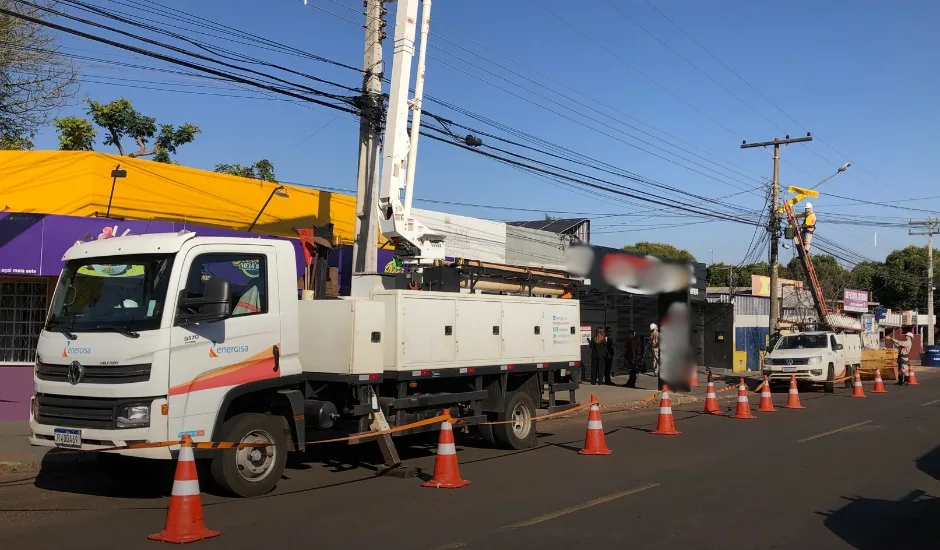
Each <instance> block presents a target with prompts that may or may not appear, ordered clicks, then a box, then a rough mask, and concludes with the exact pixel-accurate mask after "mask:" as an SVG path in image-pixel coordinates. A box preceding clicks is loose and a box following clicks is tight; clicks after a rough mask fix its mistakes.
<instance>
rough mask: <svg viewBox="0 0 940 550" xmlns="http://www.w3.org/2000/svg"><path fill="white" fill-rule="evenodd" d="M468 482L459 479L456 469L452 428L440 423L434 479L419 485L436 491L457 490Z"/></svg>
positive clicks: (445, 423)
mask: <svg viewBox="0 0 940 550" xmlns="http://www.w3.org/2000/svg"><path fill="white" fill-rule="evenodd" d="M469 483H470V482H469V481H467V480H465V479H460V471H459V468H458V467H457V447H456V445H454V427H453V426H451V425H450V422H448V421H446V420H445V421H444V422H441V435H440V437H438V439H437V457H436V458H435V459H434V477H433V478H431V479H430V480H429V481H425V482H424V483H422V484H421V485H422V486H424V487H436V488H438V489H459V488H460V487H463V486H464V485H467V484H469Z"/></svg>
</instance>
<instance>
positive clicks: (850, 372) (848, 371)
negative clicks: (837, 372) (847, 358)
mask: <svg viewBox="0 0 940 550" xmlns="http://www.w3.org/2000/svg"><path fill="white" fill-rule="evenodd" d="M845 376H851V377H852V378H846V379H845V389H847V390H851V389H852V384H854V383H855V380H853V378H854V377H855V367H853V366H852V365H846V366H845Z"/></svg>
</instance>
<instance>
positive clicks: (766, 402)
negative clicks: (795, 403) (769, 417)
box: [757, 375, 777, 413]
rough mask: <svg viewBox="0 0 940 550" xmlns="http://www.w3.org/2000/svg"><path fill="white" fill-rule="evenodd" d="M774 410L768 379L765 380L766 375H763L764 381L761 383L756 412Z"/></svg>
mask: <svg viewBox="0 0 940 550" xmlns="http://www.w3.org/2000/svg"><path fill="white" fill-rule="evenodd" d="M776 411H777V409H775V408H774V396H773V394H772V393H770V381H768V380H767V375H764V383H763V384H761V390H760V406H759V407H758V408H757V412H765V413H772V412H776Z"/></svg>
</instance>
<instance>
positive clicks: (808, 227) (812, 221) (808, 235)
mask: <svg viewBox="0 0 940 550" xmlns="http://www.w3.org/2000/svg"><path fill="white" fill-rule="evenodd" d="M796 217H797V218H803V225H802V227H800V239H802V241H803V249H804V250H805V251H806V252H809V244H810V242H811V241H812V240H813V233H815V232H816V214H815V213H814V212H813V205H812V204H811V203H806V206H804V207H803V213H802V214H797V216H796Z"/></svg>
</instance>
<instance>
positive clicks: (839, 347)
mask: <svg viewBox="0 0 940 550" xmlns="http://www.w3.org/2000/svg"><path fill="white" fill-rule="evenodd" d="M844 347H845V346H843V345H842V344H835V345H834V346H832V349H833V351H842V348H844Z"/></svg>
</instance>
